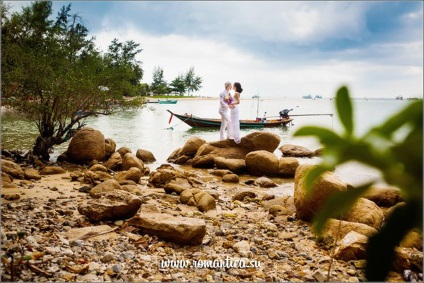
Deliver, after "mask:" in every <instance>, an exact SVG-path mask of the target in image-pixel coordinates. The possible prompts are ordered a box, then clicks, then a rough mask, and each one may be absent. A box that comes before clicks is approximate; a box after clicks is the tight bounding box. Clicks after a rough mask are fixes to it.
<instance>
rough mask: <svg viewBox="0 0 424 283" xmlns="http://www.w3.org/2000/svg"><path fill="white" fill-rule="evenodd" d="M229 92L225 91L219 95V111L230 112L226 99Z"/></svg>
mask: <svg viewBox="0 0 424 283" xmlns="http://www.w3.org/2000/svg"><path fill="white" fill-rule="evenodd" d="M228 93H229V92H228V91H227V90H224V91H223V92H221V93H220V94H219V104H220V106H219V111H227V110H228V104H227V103H226V102H225V97H226V96H227V95H228Z"/></svg>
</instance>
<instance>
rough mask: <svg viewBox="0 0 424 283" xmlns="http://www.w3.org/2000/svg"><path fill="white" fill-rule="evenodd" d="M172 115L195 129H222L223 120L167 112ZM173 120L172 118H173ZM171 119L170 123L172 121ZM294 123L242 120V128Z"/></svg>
mask: <svg viewBox="0 0 424 283" xmlns="http://www.w3.org/2000/svg"><path fill="white" fill-rule="evenodd" d="M167 111H168V112H169V113H171V115H173V116H175V117H177V118H178V119H180V120H181V121H183V122H184V123H186V124H187V125H189V126H191V127H194V128H196V127H197V128H219V127H221V119H208V118H199V117H196V116H193V115H191V114H184V115H180V114H176V113H173V112H171V111H169V110H167ZM171 119H172V116H171ZM171 119H170V121H171ZM291 121H293V119H291V118H286V119H275V120H265V121H264V122H262V121H256V120H240V128H276V127H280V126H286V125H287V124H288V123H290V122H291Z"/></svg>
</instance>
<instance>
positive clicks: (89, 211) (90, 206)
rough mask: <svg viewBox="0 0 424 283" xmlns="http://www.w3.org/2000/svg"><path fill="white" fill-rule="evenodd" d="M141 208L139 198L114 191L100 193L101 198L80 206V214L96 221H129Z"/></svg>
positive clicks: (124, 192) (120, 191)
mask: <svg viewBox="0 0 424 283" xmlns="http://www.w3.org/2000/svg"><path fill="white" fill-rule="evenodd" d="M90 193H91V192H90ZM140 206H141V199H140V198H139V197H137V196H135V195H133V194H131V193H129V192H126V191H123V190H114V191H108V192H103V193H100V198H97V199H92V200H89V201H88V202H86V203H83V204H81V205H79V206H78V212H79V213H81V214H82V215H85V216H87V217H88V218H89V219H91V220H94V221H101V220H116V219H127V218H130V217H132V216H134V215H135V214H136V213H137V211H138V210H139V208H140Z"/></svg>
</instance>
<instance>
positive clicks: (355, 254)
mask: <svg viewBox="0 0 424 283" xmlns="http://www.w3.org/2000/svg"><path fill="white" fill-rule="evenodd" d="M367 244H368V237H366V236H364V235H362V234H359V233H357V232H355V231H351V232H349V233H347V235H346V236H344V237H343V239H342V240H341V241H340V244H339V246H338V247H337V249H336V251H335V254H334V258H336V259H341V260H344V261H349V260H360V259H365V258H366V254H367Z"/></svg>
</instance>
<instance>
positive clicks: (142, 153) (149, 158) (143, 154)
mask: <svg viewBox="0 0 424 283" xmlns="http://www.w3.org/2000/svg"><path fill="white" fill-rule="evenodd" d="M135 155H136V156H137V158H139V159H140V160H141V161H143V162H145V163H152V162H155V161H156V158H155V156H154V155H153V153H151V152H150V151H148V150H145V149H139V150H137V153H136V154H135Z"/></svg>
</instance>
